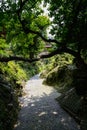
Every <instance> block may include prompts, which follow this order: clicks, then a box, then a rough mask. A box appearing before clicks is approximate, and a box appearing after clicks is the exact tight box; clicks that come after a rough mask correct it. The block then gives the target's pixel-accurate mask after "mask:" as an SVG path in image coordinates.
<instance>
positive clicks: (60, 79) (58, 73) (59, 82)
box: [43, 65, 73, 93]
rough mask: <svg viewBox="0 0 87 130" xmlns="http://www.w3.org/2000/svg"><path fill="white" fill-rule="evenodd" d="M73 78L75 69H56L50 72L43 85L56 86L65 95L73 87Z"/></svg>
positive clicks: (64, 67)
mask: <svg viewBox="0 0 87 130" xmlns="http://www.w3.org/2000/svg"><path fill="white" fill-rule="evenodd" d="M72 77H73V69H71V68H70V67H69V66H67V65H65V66H61V67H56V68H54V69H53V70H52V71H51V72H49V73H48V75H47V77H46V78H45V80H44V81H43V83H44V84H47V85H50V86H54V87H55V88H56V89H57V90H58V91H60V92H62V93H63V92H65V91H67V90H68V89H70V88H71V87H72V86H71V84H72V82H73V78H72Z"/></svg>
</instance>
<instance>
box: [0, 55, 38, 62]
mask: <svg viewBox="0 0 87 130" xmlns="http://www.w3.org/2000/svg"><path fill="white" fill-rule="evenodd" d="M13 60H15V61H25V62H29V63H32V62H34V61H38V60H40V58H35V59H28V58H24V57H18V56H9V57H0V62H9V61H13Z"/></svg>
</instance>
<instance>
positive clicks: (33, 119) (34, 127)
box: [14, 75, 79, 130]
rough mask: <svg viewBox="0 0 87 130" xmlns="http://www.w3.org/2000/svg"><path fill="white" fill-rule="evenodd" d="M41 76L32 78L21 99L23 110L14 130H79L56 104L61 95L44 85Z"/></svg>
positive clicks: (72, 120)
mask: <svg viewBox="0 0 87 130" xmlns="http://www.w3.org/2000/svg"><path fill="white" fill-rule="evenodd" d="M42 81H43V80H42V79H40V78H39V75H36V76H34V77H33V78H31V79H30V80H29V81H28V82H27V84H26V86H25V88H24V93H25V95H24V96H23V97H21V98H20V99H19V100H20V104H21V107H22V108H21V110H20V113H19V117H18V122H17V124H16V125H15V126H14V127H15V128H14V130H79V128H78V125H77V124H76V122H75V121H74V119H72V118H71V117H70V116H69V115H68V114H67V113H66V112H65V111H64V110H62V108H61V107H60V106H59V104H58V102H56V100H55V98H57V97H58V96H59V95H60V94H59V93H57V92H56V90H55V89H53V88H52V87H49V86H45V85H42Z"/></svg>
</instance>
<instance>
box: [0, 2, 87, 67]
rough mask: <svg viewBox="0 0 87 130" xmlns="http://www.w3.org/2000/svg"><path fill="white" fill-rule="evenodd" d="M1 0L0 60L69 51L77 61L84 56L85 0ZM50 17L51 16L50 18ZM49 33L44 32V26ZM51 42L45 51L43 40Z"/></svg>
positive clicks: (86, 32)
mask: <svg viewBox="0 0 87 130" xmlns="http://www.w3.org/2000/svg"><path fill="white" fill-rule="evenodd" d="M41 3H42V1H41V0H2V1H1V2H0V18H1V21H0V61H1V62H8V61H11V60H18V61H21V60H22V61H28V62H33V61H37V60H40V59H41V58H49V57H52V56H54V55H56V54H61V53H64V52H66V53H69V54H71V55H73V56H74V57H75V58H76V61H77V62H78V66H79V64H84V62H85V61H86V58H87V36H86V35H87V2H86V0H77V1H75V0H72V1H71V0H44V1H43V6H44V7H45V6H46V5H47V4H48V11H49V12H48V16H46V15H44V14H43V9H42V8H41V6H40V5H41ZM50 18H52V20H50ZM48 27H49V28H50V32H49V33H50V34H51V36H52V37H49V35H47V29H48ZM47 43H49V44H51V49H50V51H49V50H48V53H46V54H44V55H43V54H42V55H39V54H40V53H41V52H43V51H44V49H45V47H46V44H47Z"/></svg>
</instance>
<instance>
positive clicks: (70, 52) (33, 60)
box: [0, 47, 78, 63]
mask: <svg viewBox="0 0 87 130" xmlns="http://www.w3.org/2000/svg"><path fill="white" fill-rule="evenodd" d="M64 52H66V53H69V54H71V55H73V56H74V57H77V56H78V52H75V51H73V50H71V49H69V48H63V47H60V48H58V49H56V50H54V51H53V52H50V53H48V54H44V55H39V57H38V58H35V59H29V58H25V57H18V56H9V57H0V62H9V61H13V60H15V61H24V62H29V63H32V62H35V61H39V60H40V59H44V58H50V57H52V56H54V55H57V54H61V53H64Z"/></svg>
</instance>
